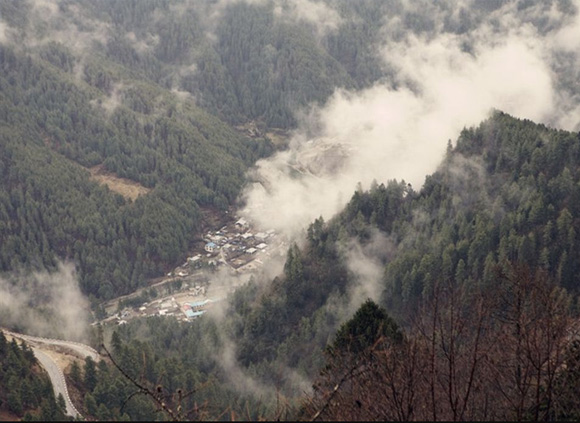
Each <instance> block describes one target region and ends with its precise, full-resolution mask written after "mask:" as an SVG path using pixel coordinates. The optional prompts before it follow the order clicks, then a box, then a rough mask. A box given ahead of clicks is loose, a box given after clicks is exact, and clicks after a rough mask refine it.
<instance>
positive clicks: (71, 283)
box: [0, 263, 90, 341]
mask: <svg viewBox="0 0 580 423" xmlns="http://www.w3.org/2000/svg"><path fill="white" fill-rule="evenodd" d="M89 316H90V306H89V303H88V301H87V299H86V298H85V297H84V296H83V294H82V293H81V290H80V288H79V284H78V280H77V277H76V273H75V269H74V266H73V265H72V264H70V263H64V264H59V266H58V270H57V271H56V272H54V273H47V272H34V273H32V274H19V275H14V276H12V277H10V278H0V325H1V326H5V327H9V328H12V329H14V330H16V331H19V332H23V333H25V334H28V335H39V336H44V337H52V338H57V339H66V340H79V341H82V340H86V339H87V337H88V332H89V331H88V327H89V326H88V319H89Z"/></svg>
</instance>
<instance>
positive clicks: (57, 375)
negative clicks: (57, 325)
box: [1, 329, 101, 418]
mask: <svg viewBox="0 0 580 423" xmlns="http://www.w3.org/2000/svg"><path fill="white" fill-rule="evenodd" d="M1 330H2V331H3V332H4V333H6V334H7V335H10V336H12V337H13V338H18V339H20V340H23V341H26V342H27V343H28V344H29V345H30V347H31V349H32V351H33V352H34V356H35V357H36V358H37V359H38V361H39V362H40V364H41V365H42V367H44V369H45V370H46V371H47V373H48V376H49V377H50V380H51V382H52V386H53V389H54V395H55V396H58V394H62V396H63V398H64V401H65V404H66V413H67V414H68V415H69V416H72V417H74V418H77V417H80V418H82V417H83V416H82V415H81V414H80V413H79V412H78V410H77V409H76V408H75V406H74V405H73V403H72V401H71V399H70V397H69V394H68V389H67V386H66V381H65V378H64V374H63V373H62V370H61V369H60V367H58V365H57V364H56V362H55V361H54V360H53V358H52V357H51V356H50V355H48V354H47V353H45V352H44V351H42V350H41V346H42V345H54V346H59V347H61V348H62V347H64V348H66V349H68V350H70V351H71V352H73V353H74V355H77V356H79V357H81V358H85V357H91V358H92V359H93V360H94V361H99V360H100V359H101V357H100V355H99V353H98V352H97V351H96V350H95V349H94V348H92V347H89V346H88V345H85V344H81V343H79V342H72V341H63V340H60V339H50V338H41V337H37V336H29V335H24V334H21V333H16V332H11V331H9V330H6V329H1Z"/></svg>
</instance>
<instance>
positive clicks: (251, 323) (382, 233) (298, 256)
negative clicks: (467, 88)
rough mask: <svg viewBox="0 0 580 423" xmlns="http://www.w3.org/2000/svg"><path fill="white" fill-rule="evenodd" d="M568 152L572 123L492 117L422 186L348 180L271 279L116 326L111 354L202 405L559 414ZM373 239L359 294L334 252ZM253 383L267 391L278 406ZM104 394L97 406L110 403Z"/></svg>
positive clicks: (566, 350)
mask: <svg viewBox="0 0 580 423" xmlns="http://www.w3.org/2000/svg"><path fill="white" fill-rule="evenodd" d="M579 148H580V137H579V135H578V134H577V133H570V132H566V131H561V130H554V129H550V128H547V127H545V126H544V125H539V124H535V123H533V122H531V121H528V120H520V119H516V118H513V117H511V116H509V115H506V114H504V113H502V112H499V111H497V112H495V113H494V114H493V115H492V116H491V117H490V118H489V119H488V120H486V121H485V122H483V123H482V124H481V125H479V126H478V127H476V128H468V129H465V130H464V131H463V132H462V134H461V136H460V137H459V139H458V140H457V142H456V145H455V147H452V146H451V144H450V146H449V149H448V153H447V156H446V158H445V160H444V162H443V163H442V164H441V166H440V168H439V169H438V170H437V172H435V173H434V174H432V175H430V176H428V177H427V179H426V183H425V186H424V187H423V188H422V189H421V190H419V191H415V190H414V189H413V188H412V187H410V186H409V185H408V184H406V183H405V182H404V181H399V182H398V181H389V182H388V183H387V184H386V185H384V184H382V183H381V184H378V183H377V184H376V185H375V186H373V187H372V188H371V189H370V190H369V191H362V190H361V191H357V192H356V193H355V194H354V196H353V197H352V199H351V201H350V203H349V204H348V206H347V208H346V209H345V210H344V212H343V213H341V214H340V215H339V216H337V217H336V218H334V219H332V220H331V221H329V222H324V221H323V220H322V219H318V220H317V221H316V222H314V223H313V224H312V225H311V226H310V228H309V230H308V243H307V245H306V246H304V247H302V248H299V247H298V246H296V245H294V246H292V247H291V248H290V250H289V251H288V256H287V260H286V265H285V268H284V274H283V275H281V276H280V277H278V278H276V279H274V280H273V281H272V283H271V284H266V285H262V284H259V283H256V282H250V283H249V284H247V285H246V286H244V287H242V288H239V289H238V290H237V291H236V292H235V293H234V294H232V295H231V296H230V297H229V298H228V308H227V310H226V312H225V313H224V314H223V315H222V316H221V317H218V316H216V318H215V319H210V318H207V319H200V320H198V321H197V322H196V324H195V325H187V326H183V325H181V324H179V323H177V322H175V321H173V320H171V319H164V318H151V319H147V320H140V321H133V322H131V323H129V324H127V325H124V326H122V327H119V328H118V329H117V330H116V331H115V334H114V336H113V341H112V345H113V346H112V348H113V350H114V352H113V355H114V356H116V357H117V358H118V362H119V363H120V364H121V367H122V368H124V369H128V371H129V372H130V374H132V375H134V377H136V376H137V375H140V374H145V375H146V378H147V379H148V380H149V382H150V383H151V384H154V383H157V382H159V381H162V384H163V386H164V389H165V388H166V389H167V392H168V394H169V393H174V394H175V392H176V390H177V389H178V388H181V389H185V388H184V387H187V389H193V387H195V386H197V387H199V388H200V389H199V390H198V391H196V393H195V394H194V395H193V396H192V397H191V398H188V399H187V401H186V402H184V404H183V405H184V406H187V407H185V408H184V410H185V409H187V410H193V409H195V404H196V401H197V404H201V403H204V401H207V405H208V407H209V408H207V409H204V413H208V414H204V415H215V413H218V414H219V412H223V411H225V410H228V412H233V414H232V415H234V416H237V417H239V418H249V419H255V418H259V417H264V416H265V417H272V416H275V417H280V416H283V417H286V418H297V417H300V418H306V419H310V418H312V417H313V416H314V415H315V414H317V413H318V417H321V418H322V419H340V418H341V416H342V417H344V416H345V415H348V416H351V417H350V418H353V419H381V418H386V419H403V420H409V419H419V420H425V419H432V418H435V419H436V418H441V419H451V418H453V416H454V415H455V416H456V417H457V418H459V416H461V418H462V419H476V420H496V419H499V420H501V419H508V420H513V419H534V418H540V416H544V417H549V418H550V419H569V418H573V417H574V416H576V415H577V414H575V413H577V410H578V406H579V404H578V403H577V401H576V400H575V398H576V397H575V395H574V394H573V392H575V389H576V382H574V378H575V376H574V375H576V374H577V371H578V365H577V363H578V354H577V346H576V343H577V341H576V340H575V338H574V336H575V335H573V334H575V333H576V332H575V330H574V326H573V325H572V322H573V321H574V319H575V316H577V298H578V297H577V295H578V289H579V286H578V283H577V278H575V276H574V275H575V269H576V266H577V265H578V264H577V260H576V258H575V254H574V251H573V250H572V249H571V248H572V247H573V246H574V245H575V244H576V243H577V242H578V235H577V234H578V233H579V232H578V231H579V228H578V224H579V222H578V219H576V218H574V217H573V216H575V215H576V214H575V213H576V211H577V210H576V208H577V207H578V201H577V196H578V193H579V192H580V191H579V189H580V185H579V179H578V175H579V174H578V169H579V168H578V157H577V156H578V154H579ZM352 237H355V238H357V239H358V243H359V247H356V246H355V245H354V244H353V243H352V240H351V239H352ZM381 237H383V238H385V239H386V240H388V242H383V243H377V239H379V238H381ZM371 245H375V247H374V248H375V250H374V251H375V253H374V254H375V256H376V257H377V258H378V262H379V263H380V269H381V270H380V271H381V272H382V275H383V276H382V277H381V278H380V281H378V282H376V281H375V282H374V283H375V284H376V286H375V287H374V288H373V289H371V288H369V287H368V286H367V290H362V291H361V287H362V286H363V285H364V284H365V283H369V282H365V281H364V279H363V276H362V275H361V273H358V272H357V270H356V268H355V267H354V266H353V265H352V260H353V257H352V256H351V255H350V252H351V251H352V250H353V249H355V248H363V249H364V248H367V247H369V246H371ZM355 260H356V258H355ZM375 264H376V262H375ZM367 265H369V266H371V265H372V264H369V263H367ZM368 292H375V293H376V292H381V293H382V294H381V295H378V298H380V300H377V304H375V303H374V302H372V301H367V302H366V303H365V304H364V305H363V307H362V308H360V309H359V310H358V312H357V313H356V314H355V315H354V317H353V318H352V319H351V320H350V321H348V322H347V323H345V324H344V325H342V327H341V326H340V322H342V321H344V320H345V316H346V317H348V316H349V315H350V313H351V310H352V304H353V302H354V304H360V303H357V301H358V298H359V297H361V296H362V295H365V294H366V293H368ZM434 299H436V300H437V302H434ZM437 304H438V305H437ZM518 304H519V305H518ZM433 319H435V320H433ZM433 325H434V326H433ZM519 325H523V326H525V329H521V331H520V332H518V331H517V330H516V328H517V327H519ZM453 327H454V328H455V329H454V330H455V331H456V332H453V330H451V328H453ZM373 328H374V329H373ZM447 330H450V331H451V332H447ZM430 334H431V335H430ZM571 335H572V337H570V336H571ZM380 336H382V337H380ZM438 336H440V337H441V338H438ZM431 342H435V343H434V344H431ZM520 342H521V343H520ZM451 345H455V348H456V350H455V352H454V353H453V354H452V355H451V356H452V357H453V360H452V361H453V363H452V364H451V365H452V369H451V370H449V369H450V367H449V365H450V364H449V363H450V362H449V361H446V360H449V357H451V356H450V355H449V354H450V353H449V348H450V346H451ZM517 345H520V347H521V349H517V348H516V346H517ZM451 348H453V347H451ZM516 349H517V351H516ZM433 354H434V355H433ZM143 357H144V358H143ZM429 357H437V360H436V361H434V362H431V361H429V360H430V359H429ZM369 360H370V361H369ZM548 362H549V365H548V367H547V368H546V367H545V366H546V363H548ZM397 363H399V364H398V365H396V364H397ZM431 365H433V367H430V366H431ZM361 366H362V367H361ZM393 366H394V367H393ZM453 366H455V367H453ZM538 366H539V367H538ZM562 366H564V367H562ZM563 368H566V369H567V370H566V371H564V370H563ZM428 369H431V370H428ZM518 369H519V370H518ZM546 369H547V370H546ZM321 370H323V372H322V373H321V376H320V377H319V379H318V380H317V381H316V384H315V391H314V393H313V396H312V397H310V398H309V399H306V400H304V398H303V394H304V392H305V390H306V389H307V386H306V385H307V384H308V381H309V380H311V379H312V378H315V376H316V375H317V374H319V372H320V371H321ZM355 370H356V372H355ZM359 371H360V375H359V377H358V378H357V377H355V376H354V374H359V373H358V372H359ZM448 371H452V372H453V373H452V375H453V377H452V378H451V379H452V381H451V382H449V381H450V380H451V379H450V377H451V376H449V375H450V373H448ZM131 372H132V373H131ZM367 372H370V373H367ZM429 372H431V373H429ZM470 372H471V373H470ZM537 372H540V373H537ZM102 374H103V378H105V380H108V379H106V378H109V377H110V374H111V373H110V371H108V370H103V371H102ZM427 374H430V375H432V376H433V385H430V383H429V380H426V379H425V377H426V376H425V377H424V376H421V375H427ZM469 374H472V375H473V378H472V379H469V377H468V375H469ZM516 374H517V375H518V376H516ZM107 375H109V376H107ZM485 375H489V378H488V377H487V376H485ZM492 376H493V377H492ZM500 376H501V377H500ZM511 376H513V378H511ZM97 378H99V373H98V374H97ZM121 380H124V379H123V378H121ZM448 382H449V383H452V385H448ZM123 383H126V380H124V382H123ZM453 384H455V385H453ZM336 386H338V387H340V389H338V388H337V389H336V392H334V391H333V388H334V387H336ZM385 386H387V387H389V388H388V389H387V388H385ZM449 386H452V389H454V391H453V396H452V397H448V396H447V388H449ZM500 387H501V388H502V389H505V392H504V394H505V395H504V394H501V395H500V394H499V393H500V392H501V390H500ZM268 389H269V390H270V394H271V393H272V391H276V390H278V395H279V397H278V407H276V406H275V405H273V404H275V403H276V400H275V399H274V400H273V402H269V401H268V400H267V398H272V397H271V396H268ZM390 389H392V391H391V390H390ZM469 389H473V391H474V392H475V393H473V394H472V395H470V394H469ZM97 391H98V392H100V391H99V390H97ZM239 392H244V394H240V393H239ZM333 392H334V394H333ZM431 392H432V393H433V395H434V396H433V398H435V399H434V403H431V402H430V401H431V400H430V398H431V397H430V395H431ZM397 394H398V395H401V396H403V397H404V398H405V399H404V401H405V402H404V404H403V403H397V399H396V395H397ZM91 395H93V394H91ZM99 395H101V394H99ZM103 395H104V394H103ZM329 395H336V398H337V399H336V401H330V400H331V399H332V398H329ZM392 395H395V398H394V399H393V396H392ZM502 395H504V396H502ZM93 396H94V395H93ZM120 397H122V395H121V396H117V395H115V396H112V397H110V400H106V399H105V396H95V399H96V400H97V404H100V403H103V404H105V406H106V407H109V408H110V409H111V410H119V409H120V406H121V400H120ZM256 398H261V399H262V401H257V400H256ZM369 398H374V400H369ZM339 399H340V400H339ZM173 400H174V401H177V400H176V397H175V395H174V396H173ZM303 401H304V402H303ZM329 401H330V402H329ZM357 401H358V402H359V403H361V405H360V406H359V405H357V404H358V403H357ZM421 401H423V402H421ZM485 401H487V402H488V404H489V408H485V407H483V406H482V404H483V403H484V402H485ZM520 401H521V402H520ZM173 404H174V405H175V404H177V403H176V402H174V403H173ZM301 404H302V407H301ZM329 404H330V405H332V404H334V405H332V406H330V405H329ZM337 404H341V405H337ZM433 404H438V405H437V407H435V406H433ZM492 404H493V406H492ZM510 404H511V405H510ZM514 404H515V405H514ZM361 407H362V408H361ZM413 407H415V409H414V411H413ZM196 410H198V411H199V409H196ZM246 410H250V411H246ZM112 412H113V413H116V412H118V411H112ZM321 413H322V414H321ZM397 413H398V414H397ZM433 413H435V414H433ZM454 413H457V414H454ZM536 413H537V414H536ZM114 416H118V415H117V414H114ZM437 416H439V417H437ZM534 416H535V417H534ZM542 418H543V417H542Z"/></svg>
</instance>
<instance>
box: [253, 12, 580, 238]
mask: <svg viewBox="0 0 580 423" xmlns="http://www.w3.org/2000/svg"><path fill="white" fill-rule="evenodd" d="M516 6H517V5H514V4H512V3H510V4H508V5H506V6H504V7H502V8H499V9H498V10H496V11H493V12H491V13H490V14H489V15H488V19H483V20H481V23H480V24H478V25H477V26H476V27H474V28H471V29H469V30H468V31H465V32H462V33H457V32H443V30H442V28H443V26H442V25H441V24H440V22H441V21H442V20H443V16H437V17H436V19H437V20H436V21H434V25H432V28H431V30H430V31H415V32H412V31H409V30H406V31H400V30H401V26H402V25H403V24H402V22H403V20H402V19H401V18H400V17H392V18H391V19H390V20H388V21H386V22H387V27H386V28H385V30H384V31H383V32H384V34H385V39H384V42H383V45H382V46H381V47H380V50H381V51H382V56H383V58H384V63H385V68H386V69H389V70H390V73H391V74H392V75H391V77H390V78H389V79H388V80H387V81H385V82H382V83H379V84H377V85H375V86H373V87H371V88H368V89H365V90H362V91H357V92H348V91H343V90H339V91H337V92H336V93H335V94H334V95H333V96H332V97H331V98H330V99H329V100H328V101H327V103H326V104H325V105H324V106H322V107H319V108H313V109H312V110H311V111H309V112H307V113H303V114H302V115H303V116H305V117H307V118H304V117H303V118H302V119H300V122H301V125H300V126H299V128H298V130H297V131H295V133H294V135H293V137H292V141H291V143H290V148H289V150H287V151H283V152H279V153H277V154H275V155H274V156H272V157H270V158H268V159H264V160H261V161H259V162H258V163H257V165H256V168H255V169H254V170H253V171H252V174H251V175H250V176H251V177H252V178H253V179H254V180H255V181H256V183H254V184H251V185H249V186H248V188H247V189H246V191H245V192H244V194H243V196H242V198H243V200H244V201H245V204H246V209H245V210H244V213H245V215H246V216H248V217H250V218H251V219H252V220H253V221H255V222H258V223H259V224H260V225H265V224H268V225H269V226H273V227H275V228H276V229H278V230H280V231H285V232H286V233H287V234H289V235H291V234H297V233H300V231H303V230H304V228H305V227H306V226H307V225H308V224H310V223H311V222H312V221H313V220H314V219H315V218H317V217H318V216H320V215H322V216H323V217H324V218H325V219H326V220H328V219H329V218H331V217H332V216H333V215H334V214H336V213H337V212H339V211H340V210H342V208H343V207H344V206H345V204H346V203H347V202H348V201H349V199H350V198H351V196H352V193H353V192H354V190H355V188H356V185H357V183H359V182H360V183H361V184H362V186H363V188H368V187H369V186H370V183H371V182H372V180H373V179H376V180H378V181H379V182H386V181H387V180H390V179H395V178H396V179H397V180H401V179H403V180H405V181H406V182H408V183H411V184H412V185H413V186H414V187H415V188H416V189H417V188H420V187H421V185H422V184H423V182H424V178H425V175H427V174H429V173H432V172H433V171H434V170H435V169H436V168H437V166H438V164H439V163H440V162H441V159H442V158H443V155H444V152H445V148H446V145H447V142H448V140H455V139H457V137H458V135H459V133H460V131H461V130H462V129H463V128H464V127H469V126H474V125H477V124H479V123H480V122H481V121H482V120H484V119H486V118H487V117H488V116H489V113H490V112H491V111H492V110H493V109H494V108H495V109H499V110H502V111H505V112H507V113H509V114H512V115H514V116H516V117H520V118H528V119H532V120H534V121H539V122H543V123H547V124H551V125H556V126H560V127H563V128H564V129H570V130H573V129H575V128H578V125H579V123H580V118H579V115H578V114H575V113H577V111H578V104H579V103H580V102H579V101H578V98H577V94H578V93H575V92H574V91H573V90H570V86H571V84H562V83H561V81H562V79H563V78H565V77H566V76H567V75H570V73H571V72H576V73H577V70H576V68H574V65H575V63H576V61H577V56H578V55H577V49H575V45H576V44H575V43H577V41H575V40H573V38H574V35H575V34H576V33H577V31H578V14H576V15H575V17H574V18H570V17H569V16H568V15H567V14H566V13H564V12H559V11H558V10H556V11H555V10H553V9H554V8H553V7H552V8H549V9H547V10H544V9H540V8H537V9H534V10H527V12H526V13H520V12H518V10H517V7H516ZM438 13H439V14H441V13H443V12H438ZM541 13H545V14H548V15H549V19H551V20H552V21H551V22H552V24H551V25H552V26H550V25H544V26H543V27H542V28H539V27H536V26H534V25H533V23H531V22H532V21H533V20H534V19H536V20H538V21H541V19H540V18H541V17H542V16H539V17H538V16H537V15H538V14H541ZM451 18H453V19H458V18H457V17H453V16H452V17H451ZM532 18H533V19H532ZM425 19H427V18H425ZM544 20H545V19H544ZM395 21H397V22H399V30H398V31H395V32H398V36H397V37H394V36H392V33H393V31H394V29H393V28H392V27H388V25H393V22H395ZM425 27H429V25H425ZM403 28H404V26H403ZM546 28H547V29H546ZM550 28H552V29H550ZM566 51H567V52H568V53H569V54H572V55H573V60H569V61H568V62H567V63H565V64H563V65H561V69H560V71H559V72H555V64H556V58H557V56H558V54H563V52H566ZM572 51H573V52H574V53H571V52H572Z"/></svg>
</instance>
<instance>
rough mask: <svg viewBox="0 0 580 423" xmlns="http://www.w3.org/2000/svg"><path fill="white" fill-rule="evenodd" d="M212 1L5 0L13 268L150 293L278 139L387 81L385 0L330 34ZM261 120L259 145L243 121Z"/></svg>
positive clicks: (0, 205)
mask: <svg viewBox="0 0 580 423" xmlns="http://www.w3.org/2000/svg"><path fill="white" fill-rule="evenodd" d="M210 6H212V5H211V4H205V3H203V2H202V3H200V4H198V5H192V4H189V3H187V2H164V1H161V2H158V1H102V2H101V1H99V2H92V1H86V2H85V1H75V2H68V1H63V2H58V3H55V4H54V5H52V6H51V5H47V4H44V3H37V2H32V1H30V2H29V1H22V2H12V1H2V2H0V16H1V17H2V22H3V27H2V29H3V32H4V33H5V34H8V35H7V36H5V37H4V41H3V42H2V43H1V44H0V59H1V60H0V66H1V68H2V72H1V75H0V107H1V112H0V125H1V128H2V130H1V131H0V136H1V137H2V142H1V143H0V148H1V149H2V151H1V154H0V173H1V175H2V182H1V185H0V216H1V219H0V235H1V237H2V239H3V243H2V245H1V247H0V270H1V271H5V272H6V271H15V270H21V269H44V268H46V269H49V270H52V269H54V268H55V266H56V264H55V263H56V261H57V260H71V261H74V263H75V264H76V266H77V268H78V271H79V272H78V273H79V276H80V278H81V286H82V290H83V292H84V293H85V294H88V295H92V296H94V297H96V298H98V299H108V298H111V297H113V296H118V295H121V294H124V293H127V292H130V291H132V290H134V289H135V288H137V287H139V286H142V285H143V284H144V282H145V280H146V279H147V278H151V277H154V276H159V275H161V274H163V272H164V271H165V270H167V269H168V268H171V266H173V265H175V264H176V263H177V261H178V260H181V259H183V257H184V254H185V251H186V250H187V248H188V246H189V245H191V243H192V242H193V240H195V239H197V236H198V231H199V229H200V223H201V215H200V207H201V208H209V209H214V208H217V209H222V210H225V209H226V208H227V207H228V206H231V205H233V204H234V202H235V200H236V198H237V196H238V194H239V192H240V189H241V187H242V185H243V183H244V173H245V171H246V170H247V168H248V166H250V165H252V164H253V163H254V162H255V161H256V160H257V159H258V158H260V157H264V156H267V155H269V154H271V152H272V151H273V145H272V143H271V141H270V139H269V138H268V136H267V135H265V134H266V133H269V132H268V131H271V130H272V129H276V128H278V129H280V128H281V129H285V128H292V127H293V126H294V124H295V116H294V114H293V113H294V111H296V110H297V108H298V107H299V106H306V105H308V104H310V103H311V102H322V101H324V100H326V99H327V98H328V96H330V94H332V92H333V91H334V89H336V88H337V87H351V88H352V87H363V86H368V85H369V84H371V83H372V82H374V81H376V80H377V79H378V78H380V77H381V76H382V75H384V74H385V72H384V70H382V69H381V67H380V66H379V65H378V64H377V58H376V57H375V56H374V55H373V54H372V51H371V49H370V44H369V43H372V40H373V39H374V38H375V37H377V36H378V31H379V27H380V22H381V20H380V19H381V16H382V15H383V14H384V12H385V9H384V8H385V7H386V6H384V5H382V4H381V2H378V3H377V2H367V3H360V4H357V5H353V4H351V2H338V3H337V8H338V9H337V10H339V11H340V15H341V16H338V15H337V16H336V19H337V20H339V19H344V18H348V19H349V22H351V23H349V24H348V25H346V27H345V28H344V30H342V31H340V32H332V33H329V34H328V35H327V36H325V37H322V35H323V34H319V31H320V30H321V28H319V27H317V26H316V25H313V24H311V23H309V22H308V21H304V20H292V19H287V20H286V19H281V18H280V16H279V15H280V13H282V12H284V11H282V12H281V11H280V10H277V9H275V8H274V6H273V5H271V4H267V3H266V4H248V3H245V2H237V3H236V2H234V3H233V4H231V5H228V6H227V7H225V8H224V9H223V11H221V13H222V14H223V16H220V17H219V19H217V18H215V19H213V20H212V19H208V18H207V16H208V15H209V16H212V15H211V13H210V12H211V7H210ZM337 13H338V12H337ZM357 16H358V17H360V19H358V18H357V19H355V17H357ZM321 37H322V38H321ZM322 40H324V41H322ZM265 57H266V58H267V60H264V58H265ZM248 122H253V124H254V127H257V128H258V130H257V132H256V131H255V132H254V136H253V138H249V137H247V136H246V135H244V134H245V133H244V134H242V133H240V132H239V131H236V130H234V129H233V128H232V126H230V125H231V124H246V123H248ZM89 170H90V171H91V173H89ZM90 175H93V177H90ZM95 175H97V176H99V175H106V176H114V177H117V178H125V179H124V180H125V182H126V183H128V184H132V186H133V187H135V186H136V187H137V188H136V189H138V192H139V193H141V194H146V195H141V196H140V197H139V198H136V199H135V197H136V195H130V194H129V195H125V197H126V198H122V197H121V196H120V195H118V194H117V193H115V192H112V191H111V190H110V189H107V188H105V187H103V186H102V185H99V184H98V183H97V181H98V180H99V179H98V178H95ZM122 188H123V187H121V190H122ZM117 191H119V189H117Z"/></svg>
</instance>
